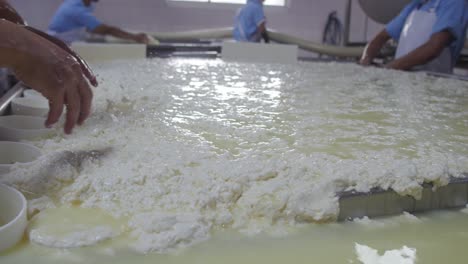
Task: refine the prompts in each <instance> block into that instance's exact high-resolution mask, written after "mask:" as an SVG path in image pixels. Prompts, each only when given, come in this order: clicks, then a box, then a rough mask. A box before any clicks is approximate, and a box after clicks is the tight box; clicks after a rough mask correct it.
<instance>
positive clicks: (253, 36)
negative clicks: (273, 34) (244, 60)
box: [233, 0, 270, 43]
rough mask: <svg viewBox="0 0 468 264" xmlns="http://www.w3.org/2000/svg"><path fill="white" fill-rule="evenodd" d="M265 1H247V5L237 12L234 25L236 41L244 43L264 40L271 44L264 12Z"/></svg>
mask: <svg viewBox="0 0 468 264" xmlns="http://www.w3.org/2000/svg"><path fill="white" fill-rule="evenodd" d="M264 1H265V0H247V4H246V5H245V6H243V7H242V8H241V9H239V11H238V12H237V15H236V18H235V24H234V32H233V35H234V39H235V40H236V41H243V42H260V40H261V39H262V38H263V39H264V41H265V42H266V43H268V42H270V38H269V36H268V33H267V30H266V17H265V13H264V12H263V2H264Z"/></svg>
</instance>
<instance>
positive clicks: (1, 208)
mask: <svg viewBox="0 0 468 264" xmlns="http://www.w3.org/2000/svg"><path fill="white" fill-rule="evenodd" d="M27 224H28V219H27V202H26V198H25V197H24V196H23V194H22V193H20V192H19V191H17V190H15V189H13V188H11V187H8V186H6V185H3V184H0V252H2V251H4V250H7V249H10V248H12V247H13V246H14V245H16V244H17V243H18V242H19V241H20V240H21V239H22V238H23V235H24V231H25V230H26V226H27Z"/></svg>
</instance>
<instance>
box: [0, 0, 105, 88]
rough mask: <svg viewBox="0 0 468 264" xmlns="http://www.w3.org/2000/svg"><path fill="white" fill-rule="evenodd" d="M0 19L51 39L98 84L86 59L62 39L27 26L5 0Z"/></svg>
mask: <svg viewBox="0 0 468 264" xmlns="http://www.w3.org/2000/svg"><path fill="white" fill-rule="evenodd" d="M0 19H6V20H8V21H10V22H12V23H15V24H18V25H21V26H25V28H26V29H28V30H29V31H31V32H33V33H35V34H37V35H39V36H41V37H43V38H45V39H47V40H49V41H51V42H52V43H54V44H55V45H57V46H59V47H60V48H62V49H63V50H65V51H66V52H68V53H69V54H70V55H72V56H73V57H75V59H76V60H77V61H78V62H79V63H80V65H81V68H82V70H83V73H84V74H85V76H86V77H87V78H88V80H89V82H90V83H91V84H92V85H93V86H95V87H96V86H97V85H98V82H97V80H96V76H95V75H94V74H93V72H92V70H91V68H90V67H89V66H88V64H87V63H86V61H84V60H83V59H82V58H81V57H80V56H79V55H78V54H76V53H75V52H74V51H73V50H71V49H70V48H69V47H68V45H67V44H65V43H64V42H63V41H61V40H59V39H57V38H55V37H52V36H50V35H48V34H46V33H44V32H42V31H40V30H38V29H35V28H33V27H30V26H27V23H26V21H25V20H24V19H23V18H22V17H21V16H20V15H19V14H18V12H17V11H16V10H15V9H14V8H13V7H12V6H11V5H10V4H9V3H8V2H7V1H6V0H0Z"/></svg>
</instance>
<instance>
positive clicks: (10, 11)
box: [0, 0, 26, 25]
mask: <svg viewBox="0 0 468 264" xmlns="http://www.w3.org/2000/svg"><path fill="white" fill-rule="evenodd" d="M0 18H3V19H6V20H8V21H11V22H13V23H15V24H19V25H26V21H24V19H23V18H22V17H21V16H20V15H19V14H18V12H16V10H15V9H14V8H13V7H12V6H11V5H10V4H9V3H8V2H7V1H6V0H0Z"/></svg>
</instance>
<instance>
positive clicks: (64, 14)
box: [47, 0, 149, 44]
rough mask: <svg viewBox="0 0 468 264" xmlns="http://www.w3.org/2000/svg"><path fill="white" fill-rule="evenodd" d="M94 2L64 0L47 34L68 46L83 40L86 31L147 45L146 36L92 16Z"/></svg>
mask: <svg viewBox="0 0 468 264" xmlns="http://www.w3.org/2000/svg"><path fill="white" fill-rule="evenodd" d="M96 2H98V0H64V2H63V3H62V4H61V5H60V7H59V9H58V10H57V12H56V13H55V15H54V17H53V18H52V21H51V23H50V25H49V28H48V32H47V33H49V34H50V35H52V36H55V37H57V38H59V39H61V40H63V41H64V42H66V43H68V44H70V43H71V42H74V41H79V40H83V39H84V38H85V36H86V31H89V32H91V33H94V34H99V35H111V36H114V37H117V38H121V39H127V40H132V41H135V42H138V43H144V44H148V42H149V38H148V36H147V35H146V34H143V33H139V34H133V33H130V32H126V31H123V30H121V29H119V28H116V27H112V26H109V25H106V24H103V23H102V22H101V21H99V20H98V19H97V18H96V17H95V16H94V15H93V11H94V8H95V3H96Z"/></svg>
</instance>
